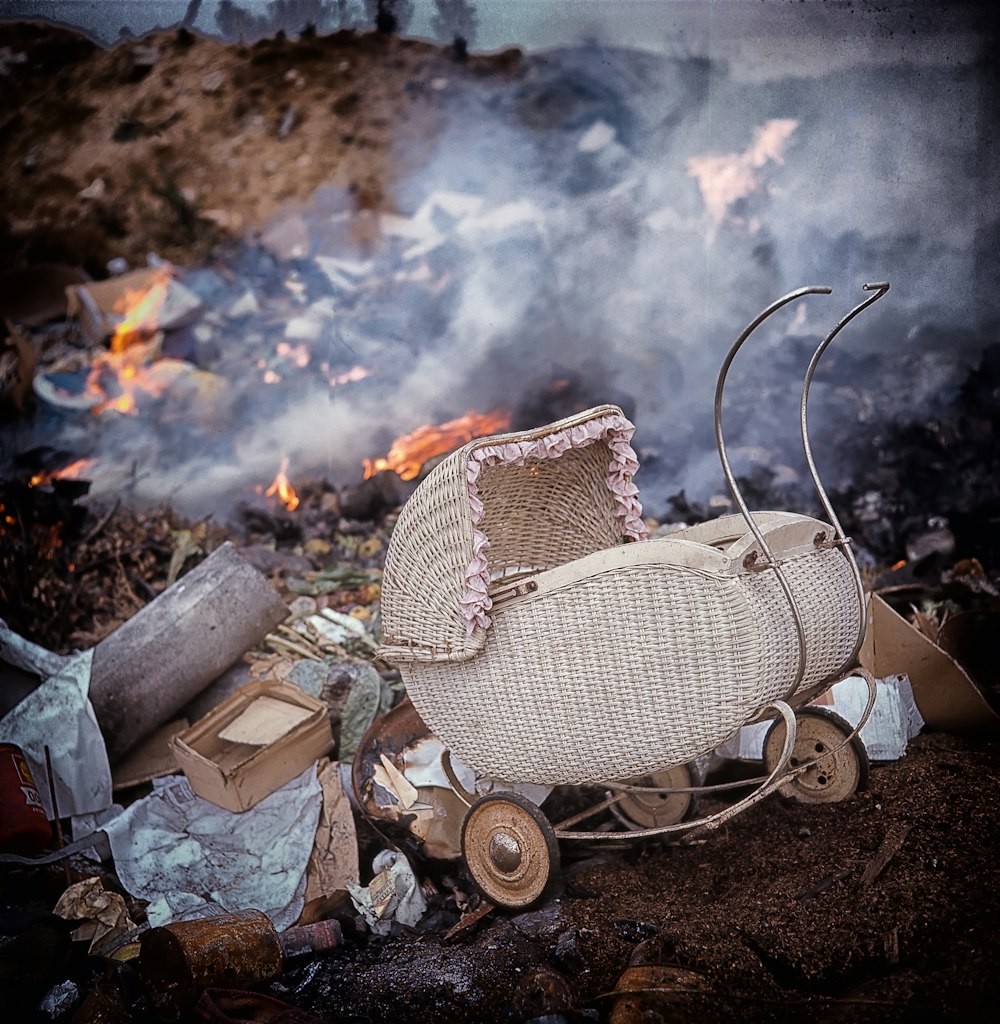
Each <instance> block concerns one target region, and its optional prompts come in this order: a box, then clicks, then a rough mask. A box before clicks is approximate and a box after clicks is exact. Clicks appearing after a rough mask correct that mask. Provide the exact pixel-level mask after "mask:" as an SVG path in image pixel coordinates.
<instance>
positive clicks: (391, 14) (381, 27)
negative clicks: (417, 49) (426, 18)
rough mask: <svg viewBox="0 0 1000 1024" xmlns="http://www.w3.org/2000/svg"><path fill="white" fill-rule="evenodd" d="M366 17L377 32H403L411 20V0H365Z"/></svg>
mask: <svg viewBox="0 0 1000 1024" xmlns="http://www.w3.org/2000/svg"><path fill="white" fill-rule="evenodd" d="M365 10H366V11H367V12H368V17H369V18H370V19H371V20H373V21H374V23H375V28H376V29H377V30H378V31H379V32H385V33H386V34H388V35H391V34H392V33H393V32H405V31H406V29H407V27H408V26H409V24H410V22H411V21H412V20H413V0H365Z"/></svg>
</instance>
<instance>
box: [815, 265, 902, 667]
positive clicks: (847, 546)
mask: <svg viewBox="0 0 1000 1024" xmlns="http://www.w3.org/2000/svg"><path fill="white" fill-rule="evenodd" d="M863 290H864V291H866V292H874V293H875V294H874V295H869V296H868V298H866V299H865V300H864V301H863V302H860V303H859V304H858V305H857V306H855V307H854V309H852V310H851V311H850V313H848V314H847V315H846V316H845V317H844V318H843V319H842V320H841V321H840V323H838V324H837V326H836V327H834V328H833V330H832V331H830V333H829V334H828V335H827V336H826V337H825V338H824V339H823V341H822V342H821V343H820V345H819V348H817V349H816V351H815V352H814V353H813V356H812V359H811V360H810V361H809V367H808V369H807V370H806V375H805V379H804V381H803V383H802V402H801V405H800V406H799V421H800V425H801V427H802V450H803V451H804V452H805V456H806V463H807V465H808V467H809V475H810V476H811V477H812V482H813V486H814V487H815V488H816V493H817V494H818V495H819V500H820V502H821V504H822V505H823V509H824V511H825V512H826V514H827V516H828V517H829V521H830V524H831V525H832V526H833V529H834V532H835V533H836V536H837V543H838V544H839V546H840V548H841V550H842V551H843V552H844V555H845V556H846V558H847V560H848V562H849V563H850V566H851V573H852V575H853V577H854V588H855V591H856V593H857V599H858V636H857V640H856V641H855V644H854V649H853V650H852V651H851V653H850V656H849V657H848V658H847V660H846V661H845V662H844V664H843V665H841V667H840V669H838V670H837V672H834V673H833V674H832V676H831V678H832V677H833V676H836V675H838V674H839V673H840V672H842V671H843V670H844V669H845V668H846V667H847V666H848V665H853V664H854V663H855V661H856V659H857V657H858V653H859V652H860V650H861V645H862V644H863V643H864V639H865V633H866V631H867V628H868V603H867V601H866V600H865V585H864V583H863V581H862V579H861V570H860V569H859V568H858V563H857V560H856V559H855V557H854V552H853V551H852V550H851V539H850V537H848V536H846V535H845V533H844V528H843V527H842V526H841V525H840V520H839V519H838V518H837V513H836V512H834V510H833V505H832V504H831V503H830V499H829V497H828V496H827V493H826V490H825V488H824V487H823V484H822V482H821V481H820V478H819V470H817V468H816V460H815V459H814V458H813V453H812V442H811V441H810V439H809V422H808V419H809V389H810V387H812V382H813V376H814V374H815V373H816V366H817V364H818V363H819V361H820V358H821V357H822V355H823V353H824V352H825V351H826V350H827V347H828V346H829V344H830V342H831V341H833V339H834V338H835V337H836V336H837V335H838V334H839V333H840V331H841V330H842V329H843V328H844V327H846V326H847V324H849V323H850V322H851V321H852V320H853V319H854V318H855V317H856V316H857V315H858V314H859V313H860V312H861V311H862V310H864V309H867V308H868V307H869V306H870V305H872V303H874V302H877V301H878V300H879V299H880V298H882V296H883V295H885V293H886V292H887V291H888V290H889V282H888V281H880V282H877V283H875V284H866V285H864V287H863Z"/></svg>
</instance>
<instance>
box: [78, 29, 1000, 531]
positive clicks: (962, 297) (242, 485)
mask: <svg viewBox="0 0 1000 1024" xmlns="http://www.w3.org/2000/svg"><path fill="white" fill-rule="evenodd" d="M984 81H985V72H984V70H983V69H982V67H980V66H978V65H977V64H976V63H975V62H974V61H973V60H972V55H971V54H965V53H961V52H959V53H957V54H956V55H955V59H954V60H953V61H952V62H951V63H941V62H938V63H935V64H933V65H926V66H922V65H911V64H880V65H877V66H876V65H864V66H862V65H858V66H842V67H836V68H833V69H831V70H828V71H826V72H825V73H823V74H820V75H810V74H808V73H807V72H805V71H803V72H802V73H800V74H796V75H793V74H788V75H786V76H784V77H781V78H779V79H774V80H754V81H748V80H747V79H746V77H745V76H741V77H739V78H737V77H736V76H734V74H733V73H732V72H731V70H730V69H729V67H728V66H727V65H726V64H723V63H715V62H713V61H711V60H709V59H708V57H707V56H704V55H700V56H699V55H691V54H690V53H687V54H684V55H682V56H655V55H650V54H648V53H639V52H636V51H626V50H616V49H609V48H605V47H602V46H599V45H597V44H589V45H582V46H579V47H574V48H571V49H566V50H561V51H553V52H552V53H550V54H547V55H545V57H544V58H538V59H533V60H532V61H531V62H530V67H529V70H528V71H527V72H526V73H525V74H524V75H523V76H522V77H521V79H520V80H519V81H518V82H517V83H516V84H515V85H513V86H511V85H510V84H506V85H502V86H501V85H499V84H497V83H489V82H486V81H484V80H482V79H473V78H469V79H468V80H465V81H462V83H461V85H460V88H461V89H462V91H463V101H462V103H461V104H460V105H455V107H454V108H453V109H454V110H455V115H454V117H453V119H452V121H451V123H450V126H449V128H448V129H447V131H445V133H444V134H443V135H442V136H441V138H440V140H439V143H438V145H437V147H436V151H435V153H434V155H433V158H432V159H431V160H430V161H428V162H427V163H426V164H425V165H424V166H423V169H422V170H421V171H420V172H419V173H418V174H416V175H414V176H413V177H411V178H409V179H408V180H406V181H402V182H399V183H398V185H397V191H396V194H395V196H394V199H395V203H396V206H397V209H398V210H399V211H400V215H399V216H396V217H391V218H382V219H381V221H380V222H379V223H378V224H377V225H375V224H372V223H371V222H372V220H373V217H374V215H372V214H371V213H370V212H367V211H364V212H360V213H352V212H350V211H347V212H346V213H345V212H344V211H343V210H342V209H341V210H338V211H336V212H335V213H331V212H330V210H329V202H328V200H329V197H328V196H324V197H318V198H317V201H316V203H315V205H314V207H313V208H312V209H309V210H306V211H305V212H304V214H302V215H301V216H302V217H303V220H304V221H305V223H306V225H307V229H308V235H309V243H308V245H307V246H306V250H305V251H304V252H303V253H302V254H301V255H300V257H299V258H298V259H297V260H295V261H292V263H284V264H276V265H275V271H274V273H275V275H276V276H277V277H280V276H282V275H288V274H289V273H294V275H297V276H298V277H299V278H301V279H303V280H305V282H306V285H307V286H308V287H307V288H306V294H305V299H304V300H303V315H307V316H312V317H313V318H314V319H316V318H318V319H319V321H320V322H321V329H320V330H319V331H318V332H317V333H315V336H313V337H311V338H310V339H309V340H308V342H307V344H308V346H309V352H310V368H309V372H306V373H303V374H300V375H299V377H297V378H296V384H295V387H294V390H293V391H291V392H290V391H289V390H288V389H284V390H283V389H281V388H277V389H275V391H274V394H273V395H269V394H266V392H267V389H266V388H263V387H261V386H260V383H259V372H258V371H257V370H255V368H254V367H253V366H244V367H243V368H242V371H241V368H240V364H239V359H238V357H237V356H236V354H234V352H232V351H230V352H229V353H228V354H227V355H225V356H224V357H220V360H219V365H220V367H222V372H224V373H225V374H226V376H227V377H228V379H229V380H230V381H231V386H232V388H233V390H234V391H235V392H236V396H235V397H233V398H231V399H230V408H229V409H228V413H227V415H226V416H223V417H220V419H221V420H222V422H217V423H209V424H208V425H206V426H205V429H204V430H199V426H198V424H197V423H195V424H187V425H186V426H185V430H186V431H188V433H189V443H188V444H187V445H186V446H185V445H181V446H178V444H177V440H176V436H174V435H171V433H170V432H169V431H164V430H163V429H162V423H161V424H158V425H157V426H155V427H150V428H149V430H148V432H147V433H146V434H145V435H143V434H142V424H141V422H140V423H130V424H129V425H128V430H129V434H128V437H129V440H128V450H129V454H130V458H131V462H123V461H122V459H121V456H120V449H119V452H118V454H117V456H116V457H115V458H114V459H110V460H109V459H104V460H102V467H103V468H102V470H101V472H100V473H99V475H98V479H97V484H98V486H99V488H100V489H104V490H110V489H111V488H112V487H114V488H119V487H121V486H122V483H123V478H127V479H128V480H130V481H131V487H132V493H133V494H134V496H135V498H136V499H137V500H141V501H146V502H152V501H159V500H164V499H166V500H170V501H173V502H174V503H175V504H177V505H179V506H180V507H182V508H184V509H186V510H188V511H218V510H219V508H220V506H225V505H226V504H228V503H231V502H232V501H234V500H237V499H238V498H239V497H240V496H241V494H243V493H246V491H247V490H248V489H249V488H250V487H251V486H252V485H253V484H255V483H261V482H266V481H267V480H268V479H269V478H270V476H271V475H273V473H274V470H275V469H276V468H277V466H278V464H279V462H280V459H281V458H282V456H288V458H289V459H290V466H291V471H290V472H291V473H292V475H293V478H294V476H295V474H296V473H299V474H310V473H313V474H314V473H326V474H328V475H329V476H330V477H331V478H332V479H334V480H335V481H337V482H340V483H343V482H348V481H351V480H356V479H357V478H358V477H359V475H360V464H361V460H362V458H364V457H366V456H374V455H379V454H382V453H383V452H384V451H385V449H386V448H387V446H388V444H389V442H390V441H391V439H392V438H393V437H394V436H395V435H398V434H401V433H404V432H407V431H409V430H412V429H413V428H414V427H415V426H417V425H418V424H421V423H425V422H435V421H442V420H445V419H449V418H452V417H454V416H457V415H461V414H462V413H463V412H465V411H466V410H467V409H470V408H478V409H484V410H485V409H490V408H496V407H506V408H508V409H510V410H511V411H512V413H513V415H514V416H515V421H517V420H518V418H519V417H520V418H521V419H523V418H524V411H525V410H531V411H532V413H533V414H534V415H536V416H538V415H542V413H543V412H544V410H545V409H546V403H545V397H544V394H545V392H546V389H547V388H549V386H550V385H551V384H552V383H553V382H555V381H565V380H567V379H570V380H571V381H572V382H573V387H574V388H575V389H576V393H578V394H579V395H580V396H581V401H588V402H589V401H592V402H594V403H596V402H599V401H604V400H609V401H620V402H623V403H624V404H626V405H627V407H628V411H629V413H630V414H631V415H632V416H633V417H634V419H635V422H636V423H637V426H638V433H637V438H636V440H637V445H638V447H639V448H640V449H641V450H642V452H643V454H644V455H645V456H646V457H647V463H648V465H647V469H646V471H645V472H644V475H643V477H642V479H641V484H642V485H643V489H644V492H645V496H646V500H647V507H648V508H649V509H650V511H652V512H658V511H661V510H662V509H663V507H664V503H665V499H666V497H667V496H668V495H669V494H671V493H673V492H675V491H677V490H678V489H680V488H682V487H683V488H685V489H686V490H687V493H688V495H689V496H691V497H697V498H705V497H707V496H709V495H710V494H712V493H715V492H717V491H719V490H721V488H722V478H721V473H720V471H719V469H718V462H717V458H716V456H715V452H714V438H713V435H712V429H711V404H712V400H713V394H714V381H715V374H716V372H717V370H718V367H719V364H720V362H721V360H722V358H723V357H724V355H725V353H726V351H727V350H728V347H729V345H730V344H731V343H732V341H733V339H734V338H735V337H736V335H737V334H738V333H739V331H740V330H741V329H742V328H743V326H744V325H745V324H746V323H747V322H748V321H750V320H751V319H752V318H753V317H754V316H755V315H756V314H757V313H758V311H759V310H760V309H761V308H762V307H764V306H765V305H767V304H768V303H769V302H770V301H772V300H773V299H775V298H776V297H778V296H779V295H781V294H783V293H784V292H786V291H789V290H791V289H793V288H796V287H799V286H800V285H804V284H827V285H830V286H832V287H833V289H834V293H833V296H832V297H815V298H810V299H808V300H804V301H803V302H802V303H800V304H798V305H796V306H795V307H794V308H790V309H786V310H784V311H783V312H782V313H780V314H779V315H778V316H777V317H776V320H775V323H774V325H773V326H772V327H769V328H767V329H763V330H762V336H761V337H756V336H755V337H754V339H752V341H751V345H752V346H753V347H752V349H749V347H748V351H747V352H746V354H745V358H743V359H741V360H740V362H739V363H738V365H737V368H736V369H735V370H734V373H733V376H732V391H733V396H732V406H731V409H729V411H727V419H726V424H727V428H728V430H729V437H730V441H731V443H732V445H733V448H734V456H735V461H736V464H737V467H738V468H740V469H742V470H747V469H751V468H752V467H753V466H754V465H756V464H762V465H766V466H768V467H769V468H771V469H773V470H777V471H778V472H779V475H780V474H785V475H786V477H787V478H788V479H789V480H793V479H795V477H796V475H797V474H801V459H800V457H799V456H798V454H797V449H798V439H797V423H796V419H795V415H796V411H797V400H798V388H799V385H800V381H801V375H802V372H803V371H804V369H805V365H806V362H807V360H808V355H809V353H810V352H811V350H812V348H814V347H815V345H816V344H817V343H818V342H819V340H820V339H821V338H822V337H823V335H824V333H825V332H826V331H827V330H828V329H829V328H830V327H832V326H833V324H834V323H836V321H837V320H838V319H840V317H841V316H843V315H844V314H845V313H846V312H847V311H848V310H849V309H850V308H851V307H852V306H854V305H855V304H856V303H857V302H858V301H860V300H861V298H862V297H863V293H862V291H861V286H862V284H863V283H864V282H866V281H873V280H874V281H878V280H889V281H891V283H892V290H891V291H890V292H889V294H888V295H887V296H886V297H885V298H884V299H883V300H881V302H880V303H879V304H878V305H876V306H875V307H874V308H873V309H872V310H871V311H870V312H868V313H866V314H865V315H864V316H863V317H862V318H860V319H859V320H858V321H856V322H855V323H854V324H852V325H851V327H850V328H848V330H847V331H845V333H844V334H843V335H842V336H841V338H840V339H838V342H837V347H838V349H840V350H842V353H835V352H833V351H831V356H830V359H829V362H828V364H827V363H824V364H823V367H822V369H821V372H820V377H819V379H818V382H817V385H816V392H815V395H816V398H815V415H814V427H815V433H816V446H817V451H818V456H819V459H820V463H821V466H822V465H827V464H829V465H830V467H831V471H832V472H833V473H834V474H835V475H836V474H840V475H843V474H847V473H849V471H850V467H849V466H842V465H840V464H839V463H838V462H837V459H836V457H835V453H834V452H832V451H831V453H830V454H827V450H826V449H824V445H827V446H829V447H830V448H835V447H836V438H837V437H838V432H843V431H844V430H845V429H846V430H851V429H855V430H864V429H867V427H866V424H867V423H871V422H873V421H875V420H904V421H905V420H907V419H911V418H918V417H919V416H921V415H923V414H924V413H926V411H927V410H928V409H930V408H932V407H933V405H934V403H935V401H937V400H939V399H940V398H941V397H942V396H943V395H944V394H945V393H946V392H948V389H949V388H954V387H956V386H957V382H958V381H960V380H961V379H962V377H963V376H964V375H965V373H966V372H967V370H968V368H969V366H970V365H972V364H973V363H974V361H975V358H976V356H977V354H978V352H979V351H980V349H981V348H982V346H983V344H984V343H985V342H986V341H988V340H992V335H991V331H992V330H993V328H994V327H995V324H996V322H997V303H998V298H997V293H996V289H995V282H996V279H997V257H996V247H995V241H996V239H997V236H998V232H997V223H998V196H997V193H996V189H995V183H996V181H997V173H996V172H997V166H996V165H997V160H996V150H995V147H993V146H992V145H987V144H984V135H985V134H986V133H988V131H989V120H990V119H991V118H992V112H993V107H994V104H993V99H994V97H993V96H992V94H987V93H986V92H985V91H984V90H985V85H984ZM345 219H346V220H348V221H351V220H352V219H353V220H358V219H362V220H365V223H366V224H367V225H368V227H369V228H374V229H375V230H369V231H367V232H364V233H363V234H364V236H365V239H366V241H365V242H364V244H360V243H358V244H355V243H352V242H351V241H350V239H352V238H357V237H358V236H359V232H358V231H357V230H354V231H352V230H339V229H338V230H334V226H336V225H341V226H343V223H344V221H345ZM349 226H350V225H349ZM354 227H355V228H356V227H357V225H356V224H355V225H354ZM317 257H319V260H317ZM328 258H333V259H342V260H346V261H349V262H350V267H351V268H353V269H349V271H346V272H344V273H342V274H341V276H340V278H339V279H338V278H337V277H336V276H334V277H332V278H331V277H330V275H327V276H326V277H324V274H323V273H321V272H320V270H318V269H317V268H320V269H321V268H322V261H323V259H328ZM290 266H292V267H294V271H291V270H289V267H290ZM235 269H236V271H237V273H238V274H241V273H249V272H248V271H246V270H245V266H244V265H241V264H240V263H239V262H237V263H236V264H235ZM255 273H257V274H258V277H259V270H255ZM345 274H346V277H345V276H344V275H345ZM351 274H354V275H355V276H354V277H353V278H352V277H351ZM338 280H339V282H340V284H338V283H337V282H338ZM345 280H346V281H347V282H348V284H347V287H345V286H344V284H343V282H344V281H345ZM359 285H360V287H361V291H362V292H363V293H364V295H365V296H366V298H365V299H364V300H363V301H362V300H358V299H357V288H358V286H359ZM324 289H326V290H327V292H328V294H327V295H324V294H323V292H324ZM260 301H261V305H262V306H264V307H265V311H266V297H262V298H261V300H260ZM324 303H325V305H324ZM265 319H266V318H265ZM259 329H260V330H263V331H265V332H266V331H268V330H269V331H271V332H272V333H273V341H274V343H275V344H276V343H277V342H278V341H280V340H282V338H283V337H285V336H286V335H287V323H278V324H271V325H270V326H269V327H261V328H259ZM234 337H235V332H234ZM234 343H235V342H234ZM321 363H323V364H325V365H326V366H327V367H328V372H326V371H324V372H323V373H319V372H315V371H316V368H317V367H318V366H319V365H320V364H321ZM355 365H362V366H364V367H365V368H366V369H367V370H370V371H371V372H370V374H369V375H368V376H366V377H365V378H364V379H362V380H357V381H354V382H350V383H343V384H337V385H331V384H330V383H329V380H330V378H331V377H332V376H336V375H337V373H343V372H346V371H347V370H349V369H350V368H351V367H352V366H355ZM862 366H863V367H865V370H866V372H865V375H864V378H863V379H860V378H859V377H858V367H862ZM540 396H541V397H540ZM551 407H552V412H553V417H554V416H555V415H558V414H561V413H562V412H564V411H565V410H564V409H563V408H561V407H559V406H558V403H556V402H553V403H552V406H551ZM521 425H528V424H526V423H524V424H521ZM110 433H113V431H112V432H110ZM120 443H121V437H120V436H119V438H118V439H117V441H114V442H112V443H111V444H112V448H114V446H115V445H120ZM165 448H170V451H169V453H165V452H164V449H165ZM110 464H115V465H117V467H118V470H117V471H116V472H114V473H112V474H111V475H108V474H109V465H110ZM101 474H104V475H103V476H102V475H101ZM834 482H836V481H834Z"/></svg>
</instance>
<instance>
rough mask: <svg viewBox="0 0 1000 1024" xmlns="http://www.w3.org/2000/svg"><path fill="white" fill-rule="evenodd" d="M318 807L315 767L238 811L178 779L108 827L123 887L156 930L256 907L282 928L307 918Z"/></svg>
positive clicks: (164, 782) (160, 783)
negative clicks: (144, 907) (144, 904)
mask: <svg viewBox="0 0 1000 1024" xmlns="http://www.w3.org/2000/svg"><path fill="white" fill-rule="evenodd" d="M322 800H323V798H322V790H321V788H320V784H319V782H318V781H317V779H316V768H315V766H314V765H310V766H309V767H308V768H307V769H306V770H305V771H304V772H303V773H302V774H301V775H299V777H298V778H296V779H293V780H292V781H291V782H289V783H288V784H287V785H285V786H283V787H282V788H281V789H279V790H276V791H275V792H274V793H272V794H271V795H270V796H267V797H265V798H264V799H263V800H261V802H260V803H259V804H256V805H255V806H254V807H252V808H251V809H250V810H248V811H243V812H242V813H240V814H236V813H233V812H232V811H227V810H224V809H223V808H221V807H216V805H215V804H213V803H209V801H207V800H202V799H201V797H198V796H196V795H195V794H194V792H193V791H192V790H191V787H190V786H189V785H188V781H187V779H186V778H185V777H184V776H183V775H172V776H169V777H167V778H165V779H157V780H155V781H154V782H153V792H152V793H151V794H150V795H149V796H147V797H145V798H144V799H142V800H139V801H136V803H134V804H132V805H131V806H130V807H129V808H128V809H127V810H126V811H125V812H124V813H123V814H121V815H119V816H118V817H117V818H115V819H114V820H113V821H111V822H109V823H108V824H106V825H105V826H104V828H105V830H106V831H107V833H108V838H109V840H110V842H111V852H112V855H113V856H114V859H115V868H116V870H117V873H118V877H119V879H120V881H121V883H122V885H123V886H124V887H125V889H126V890H128V892H130V893H131V894H132V895H133V896H135V897H136V898H138V899H143V900H148V901H149V907H148V908H147V910H146V914H147V916H148V918H149V923H150V925H151V926H153V927H157V926H159V925H164V924H169V923H170V922H171V921H178V920H188V919H192V918H202V917H209V916H211V915H213V914H217V913H219V912H220V911H236V910H245V909H246V908H247V907H256V908H258V909H260V910H263V911H264V913H266V914H267V916H268V917H269V918H270V919H271V921H272V922H273V923H274V925H275V927H276V928H278V929H284V928H288V927H289V926H290V925H292V924H294V923H295V921H296V920H297V919H298V917H299V914H301V912H302V907H303V904H304V894H305V886H306V865H307V864H308V862H309V854H310V853H311V851H312V848H313V838H314V836H315V835H316V825H317V823H318V821H319V813H320V807H321V806H322Z"/></svg>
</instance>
